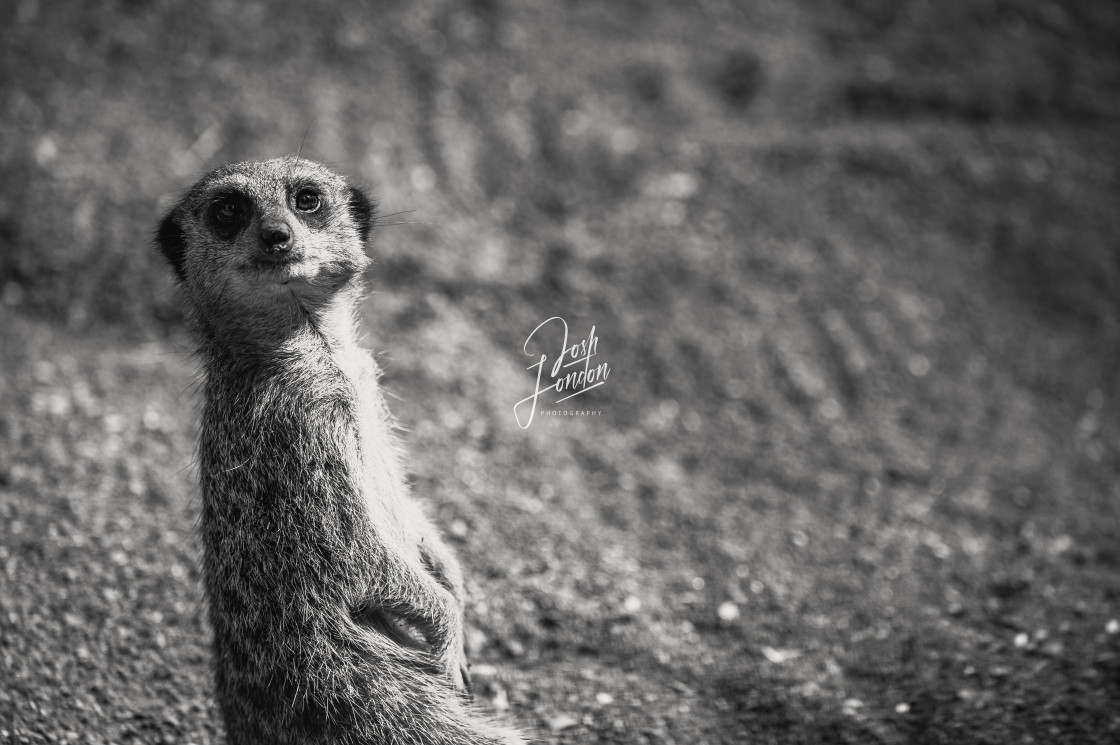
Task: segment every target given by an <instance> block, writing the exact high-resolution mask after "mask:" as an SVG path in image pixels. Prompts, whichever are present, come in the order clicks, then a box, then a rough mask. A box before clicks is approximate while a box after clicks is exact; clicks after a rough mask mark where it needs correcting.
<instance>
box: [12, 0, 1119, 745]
mask: <svg viewBox="0 0 1120 745" xmlns="http://www.w3.org/2000/svg"><path fill="white" fill-rule="evenodd" d="M1118 31H1120V12H1118V11H1117V10H1116V9H1115V8H1114V7H1113V6H1112V5H1111V4H1108V5H1106V4H1100V3H1090V2H1070V3H1066V4H1062V5H1060V6H1059V5H1058V4H1051V3H1045V2H1026V1H1025V0H1024V1H1022V2H1010V1H1009V2H1000V3H995V2H992V3H986V2H946V3H937V4H933V3H926V2H918V1H917V0H911V1H909V2H870V1H867V0H861V1H859V2H855V1H852V2H845V3H842V4H835V5H834V6H833V7H831V8H825V7H823V6H821V7H818V5H817V4H812V3H808V2H805V3H778V2H773V3H767V2H759V3H756V4H752V5H751V6H750V8H749V9H743V8H739V7H738V6H737V5H736V4H733V3H720V2H704V3H697V4H687V5H685V4H674V5H668V4H657V3H647V2H639V1H637V0H632V1H631V2H626V3H619V4H612V5H611V6H609V7H602V6H595V5H592V4H590V3H578V2H573V3H566V4H564V5H559V4H545V3H539V4H533V3H513V2H508V3H506V2H473V3H470V4H467V5H463V6H459V5H456V4H451V3H444V2H423V3H417V4H409V5H407V7H406V6H405V4H399V5H392V6H387V7H386V8H385V9H384V10H383V11H380V12H379V14H378V15H374V14H373V13H372V12H370V11H368V10H366V9H364V8H363V6H361V5H359V4H355V3H344V2H338V3H324V4H319V5H316V6H314V7H310V6H307V5H304V4H294V3H293V4H288V3H279V4H269V5H265V4H253V3H243V4H233V3H226V2H218V1H217V0H215V1H214V2H201V3H196V4H194V5H192V6H190V7H189V8H187V7H182V8H180V7H176V5H175V4H173V3H171V2H156V1H154V0H153V1H152V2H144V1H139V0H133V1H131V2H119V3H106V4H99V5H97V6H96V7H94V6H92V5H91V6H89V7H83V8H81V9H70V10H65V11H64V10H63V9H60V8H59V7H47V5H46V4H43V5H40V4H37V3H34V2H21V3H19V4H18V6H17V8H16V9H15V10H14V11H13V17H12V19H11V23H10V24H9V25H8V26H7V28H6V29H5V30H3V31H0V71H2V72H0V97H2V100H3V101H4V106H3V107H0V108H2V112H0V165H2V166H3V168H4V171H5V173H6V175H7V178H6V179H5V180H4V183H3V184H2V185H0V314H2V316H0V319H2V323H0V370H2V371H3V377H2V378H0V741H2V742H12V743H47V742H51V743H54V742H80V743H87V742H88V743H109V742H113V743H129V742H135V743H195V744H196V745H202V744H203V743H213V742H220V741H221V736H220V727H219V725H218V723H217V720H216V710H215V706H214V702H213V698H212V694H211V685H210V676H209V669H208V664H209V651H208V645H209V639H208V634H209V631H208V628H207V624H206V622H205V613H204V608H203V607H202V604H201V590H200V585H199V577H198V559H199V555H198V552H199V548H198V543H197V536H196V534H195V530H194V526H195V522H196V520H197V514H198V498H197V494H196V490H195V478H196V473H195V471H194V468H193V462H194V460H193V459H194V455H193V453H194V434H195V427H196V421H197V407H196V405H197V400H196V396H195V384H196V381H197V377H196V373H197V370H196V368H195V362H194V360H193V358H192V357H191V355H190V354H189V346H190V344H189V337H188V336H187V335H186V333H185V331H184V329H183V326H182V319H181V316H180V314H179V312H178V310H177V304H176V298H175V293H174V291H173V290H172V289H171V288H170V284H169V281H168V278H167V276H166V274H167V272H166V270H165V269H164V268H163V267H161V266H160V265H159V263H158V261H157V260H156V258H155V256H154V254H153V252H152V250H151V247H150V245H149V244H148V239H149V236H150V235H151V231H152V230H153V229H154V226H155V222H156V219H157V216H158V215H159V213H160V211H161V209H163V208H164V207H166V205H167V204H168V203H169V202H170V201H171V200H172V199H174V196H175V194H176V192H177V190H180V189H182V188H184V187H185V186H187V185H188V184H189V183H190V181H191V180H192V179H193V177H194V175H196V174H197V173H199V172H201V171H204V170H206V169H207V168H208V167H210V166H213V165H217V164H218V163H220V162H224V161H226V160H236V159H242V158H250V157H263V156H270V155H275V154H280V153H286V152H291V151H294V150H295V149H297V148H298V147H300V143H301V140H302V141H303V145H302V147H303V152H304V154H305V155H307V156H309V157H312V158H315V159H319V160H322V161H325V162H329V163H332V164H333V165H335V167H337V168H339V169H340V170H342V171H344V172H346V173H349V174H351V175H352V176H354V177H355V178H356V179H358V180H359V181H362V182H364V183H366V184H368V185H369V186H370V187H371V190H372V191H373V192H374V193H376V194H378V195H379V198H380V201H381V204H382V212H383V213H384V214H385V215H386V217H384V218H383V220H382V223H383V224H382V225H381V226H380V227H379V229H378V231H377V238H376V241H375V245H374V247H373V249H372V252H373V253H374V254H375V256H376V263H375V266H374V268H373V270H372V271H371V273H370V278H369V279H370V286H371V289H372V290H373V292H372V293H371V295H370V297H369V299H368V300H367V302H366V304H365V306H364V319H363V320H364V324H365V327H366V328H367V329H368V332H369V336H368V343H369V346H370V347H371V348H372V349H375V350H377V351H378V352H379V355H380V360H381V362H382V364H383V366H384V368H385V371H386V376H385V380H386V385H387V387H388V388H389V390H390V391H391V392H392V394H393V397H392V399H391V406H392V408H393V410H394V411H395V413H396V414H397V416H398V417H399V419H400V421H401V424H402V426H403V430H402V432H401V437H402V440H403V442H404V444H405V446H406V448H407V450H408V452H409V463H410V466H411V471H412V472H411V479H412V481H413V484H414V487H415V490H416V491H417V493H419V494H422V495H423V496H424V497H425V498H427V499H428V500H429V502H430V503H431V506H432V511H433V514H434V515H435V516H436V518H437V521H438V522H439V524H440V525H441V526H443V528H444V529H445V531H446V532H447V534H448V537H449V539H450V541H451V543H452V544H453V545H454V546H455V548H456V550H457V551H458V552H459V554H460V555H461V556H462V558H463V561H464V565H465V568H466V572H467V574H468V577H469V581H468V590H469V594H470V597H471V599H472V604H471V607H470V608H469V610H468V614H467V615H468V624H469V627H470V629H469V634H468V643H469V647H470V650H471V655H472V659H473V661H474V664H475V671H476V677H477V678H478V680H479V681H480V683H479V693H480V695H479V698H480V700H481V704H482V705H483V706H486V707H489V708H493V709H496V710H498V711H500V712H503V714H504V715H505V716H507V717H509V718H511V719H513V720H514V721H516V722H518V723H519V724H521V725H522V726H523V727H524V728H525V729H526V730H527V731H529V732H532V733H534V734H535V736H536V737H537V739H538V741H539V742H542V743H650V744H653V743H681V744H682V745H689V744H691V743H696V744H697V745H700V744H704V743H707V744H710V745H715V744H717V743H744V742H750V743H768V742H773V743H800V742H804V743H822V742H842V743H868V742H872V743H875V742H878V743H910V742H914V743H943V742H953V743H1005V742H1048V743H1066V742H1068V743H1093V742H1101V743H1106V742H1114V741H1116V739H1117V738H1118V737H1120V714H1118V713H1117V711H1118V707H1117V702H1118V700H1120V620H1118V619H1120V574H1118V565H1120V551H1118V550H1117V544H1116V536H1117V534H1118V533H1120V530H1118V528H1120V486H1118V485H1120V478H1118V477H1120V419H1118V417H1117V402H1118V400H1120V379H1118V376H1117V374H1116V372H1117V370H1118V369H1120V300H1118V298H1120V261H1118V260H1117V256H1118V255H1120V254H1117V243H1116V239H1117V235H1120V231H1118V228H1120V213H1118V211H1117V210H1116V209H1115V205H1116V204H1117V203H1118V202H1117V197H1120V178H1118V164H1120V157H1118V156H1120V142H1118V139H1117V136H1116V132H1117V131H1120V129H1118V127H1117V125H1118V123H1120V102H1118V97H1117V95H1116V93H1115V92H1116V91H1117V90H1120V87H1118V83H1120V53H1118V52H1117V50H1118V49H1120V44H1117V40H1118V39H1120V33H1118ZM393 213H401V214H396V215H393ZM552 315H561V316H563V317H564V318H565V319H566V320H567V322H568V324H569V326H570V327H571V330H572V334H573V336H574V337H576V338H579V337H582V336H585V335H586V334H587V333H588V332H589V330H590V328H591V327H592V326H594V327H595V329H596V334H597V336H598V338H599V347H598V352H599V354H600V355H601V359H602V360H603V361H605V362H607V363H609V365H610V369H611V373H610V377H609V378H608V380H607V382H606V384H605V385H603V386H602V387H600V388H599V389H596V390H594V391H591V392H589V393H587V394H586V395H585V396H583V397H582V398H580V399H575V400H574V401H573V402H579V403H578V405H576V406H571V408H572V409H577V410H594V411H601V412H602V413H601V415H596V416H581V417H563V416H561V417H540V418H537V419H535V420H534V422H533V423H532V425H531V426H530V427H529V428H527V429H522V428H521V427H519V426H518V423H517V421H516V420H515V418H514V414H513V406H514V404H515V403H516V402H517V401H519V400H520V399H522V398H524V397H525V396H526V395H528V394H529V393H530V392H531V391H532V384H533V378H532V375H531V373H530V372H529V371H527V370H526V369H525V368H526V360H527V359H528V358H526V357H525V356H524V355H523V354H522V351H521V348H522V344H523V343H524V342H525V339H526V337H527V336H528V334H529V333H530V332H531V331H532V330H533V328H534V327H535V326H536V325H537V324H538V323H540V322H541V321H543V320H545V319H546V318H548V317H550V316H552ZM570 403H571V402H570ZM570 403H569V404H566V405H570Z"/></svg>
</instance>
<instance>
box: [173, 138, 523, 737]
mask: <svg viewBox="0 0 1120 745" xmlns="http://www.w3.org/2000/svg"><path fill="white" fill-rule="evenodd" d="M373 215H374V207H373V205H372V204H371V203H370V201H369V199H368V198H367V197H366V195H365V194H364V193H363V192H362V191H361V190H359V189H357V188H355V187H353V186H351V185H350V184H349V183H347V182H346V181H345V180H344V179H342V178H341V177H340V176H338V175H337V174H335V173H334V172H332V171H330V170H329V169H327V168H325V167H323V166H321V165H318V164H316V163H312V162H310V161H307V160H303V159H300V158H279V159H275V160H269V161H265V162H261V163H239V164H235V165H229V166H225V167H223V168H219V169H218V170H216V171H213V172H212V173H210V174H209V175H207V176H205V177H204V178H203V179H202V180H201V181H199V182H198V183H197V184H195V185H194V186H193V187H192V188H191V189H190V190H189V191H188V192H187V193H186V195H185V196H184V197H183V198H182V199H181V200H180V201H179V202H178V203H177V204H176V205H175V206H174V207H173V208H172V209H171V210H170V212H168V214H167V215H166V216H165V217H164V219H163V221H162V223H161V224H160V227H159V231H158V237H157V241H158V244H159V248H160V250H161V252H162V254H163V256H164V258H166V260H167V262H168V263H169V264H170V265H171V267H172V269H173V270H174V272H175V275H176V278H177V280H178V282H179V284H180V285H181V286H182V288H183V291H184V295H185V297H186V301H187V305H188V307H189V312H190V315H191V318H192V320H193V326H194V329H195V331H196V335H197V337H198V353H199V357H200V359H201V363H202V366H203V372H204V375H205V384H204V406H203V414H202V427H201V432H200V442H199V467H200V479H199V480H200V486H201V489H202V517H201V533H202V542H203V568H204V577H205V586H206V597H207V600H208V603H209V609H210V621H211V624H212V626H213V632H214V652H215V655H214V657H215V660H214V667H215V679H216V690H217V699H218V702H219V705H220V707H221V711H222V715H223V718H224V719H225V724H226V731H227V733H228V736H229V741H230V743H231V744H232V745H247V744H250V743H252V744H257V743H269V744H270V745H287V744H289V743H290V744H292V745H295V744H296V743H299V744H300V745H308V744H312V743H315V744H318V743H322V744H326V743H338V744H340V745H372V744H373V743H385V744H393V745H396V744H398V743H399V744H401V745H404V744H405V743H424V744H425V745H467V744H468V743H469V744H471V745H479V744H483V743H495V744H497V743H503V744H510V743H523V742H524V740H523V739H522V738H521V737H520V736H519V735H518V734H516V733H515V732H513V731H511V730H508V729H505V728H502V727H501V726H499V725H497V724H495V723H493V722H491V721H489V720H487V719H486V718H485V717H484V716H482V715H481V714H480V713H478V712H476V711H474V710H472V709H471V708H470V705H469V703H468V702H467V700H466V699H467V698H468V695H469V679H468V677H467V673H466V669H467V668H466V659H465V656H464V653H463V620H462V619H463V582H462V575H461V573H460V570H459V566H458V563H457V562H456V560H455V557H454V556H453V555H452V554H451V552H450V550H449V549H448V548H447V546H446V545H445V544H444V542H443V541H442V540H441V538H440V536H439V533H438V532H437V530H436V528H435V527H434V526H433V525H432V523H431V522H430V521H429V519H428V518H427V517H426V516H425V515H424V513H423V511H422V510H421V509H420V506H419V505H418V504H417V503H416V502H414V501H413V500H412V499H411V498H410V496H409V493H408V488H407V486H406V484H405V479H404V476H403V474H402V469H401V465H400V463H399V458H398V453H397V447H396V444H395V442H394V439H393V436H392V432H391V430H392V424H393V423H392V418H391V416H390V414H389V411H388V409H387V407H386V405H385V402H384V400H383V398H382V395H381V391H380V389H379V386H378V369H377V367H376V365H375V363H374V361H373V359H372V358H371V357H370V355H369V353H368V352H366V351H365V350H363V349H362V348H361V347H360V346H359V345H358V342H357V339H356V328H355V327H356V321H355V317H356V309H357V304H358V301H359V299H360V298H361V295H362V275H363V271H364V270H365V269H366V267H367V266H368V264H369V260H368V258H367V257H366V254H365V251H364V247H365V242H366V239H367V237H368V235H369V232H370V229H371V226H372V224H373Z"/></svg>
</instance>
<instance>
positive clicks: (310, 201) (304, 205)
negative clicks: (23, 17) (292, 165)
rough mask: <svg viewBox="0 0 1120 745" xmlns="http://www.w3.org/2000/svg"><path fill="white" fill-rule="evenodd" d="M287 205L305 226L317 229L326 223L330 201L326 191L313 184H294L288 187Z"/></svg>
mask: <svg viewBox="0 0 1120 745" xmlns="http://www.w3.org/2000/svg"><path fill="white" fill-rule="evenodd" d="M288 205H289V208H290V209H291V210H292V212H294V213H295V215H296V217H298V218H299V220H300V221H301V222H302V223H304V224H305V225H308V226H310V227H316V228H317V227H322V226H323V225H325V224H326V222H327V219H328V218H327V213H328V212H329V208H330V201H329V200H328V198H327V192H326V190H325V189H323V188H321V187H320V186H318V185H316V184H315V183H314V182H303V183H296V184H293V185H292V186H291V187H289V190H288Z"/></svg>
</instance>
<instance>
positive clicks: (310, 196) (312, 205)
mask: <svg viewBox="0 0 1120 745" xmlns="http://www.w3.org/2000/svg"><path fill="white" fill-rule="evenodd" d="M320 204H322V202H321V201H320V200H319V194H318V192H316V191H315V190H314V189H300V190H299V191H298V192H297V193H296V209H297V210H299V211H300V212H314V211H316V210H317V209H319V206H320Z"/></svg>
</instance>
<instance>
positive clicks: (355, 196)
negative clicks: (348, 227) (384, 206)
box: [347, 186, 377, 241]
mask: <svg viewBox="0 0 1120 745" xmlns="http://www.w3.org/2000/svg"><path fill="white" fill-rule="evenodd" d="M347 206H348V207H349V208H350V215H351V217H353V218H354V223H355V224H356V225H357V226H358V234H359V235H361V236H362V240H363V241H365V240H367V239H368V238H369V231H370V229H371V228H373V220H374V217H375V215H376V213H377V208H376V207H375V206H374V204H373V202H372V201H370V198H369V197H367V196H366V193H365V192H364V191H362V190H361V189H359V188H358V187H356V186H351V187H350V199H349V201H348V203H347Z"/></svg>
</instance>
